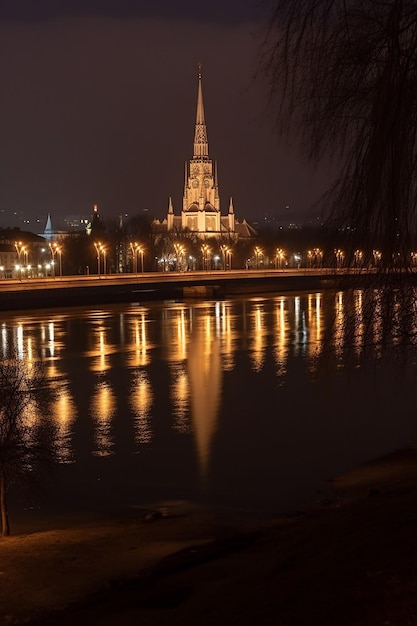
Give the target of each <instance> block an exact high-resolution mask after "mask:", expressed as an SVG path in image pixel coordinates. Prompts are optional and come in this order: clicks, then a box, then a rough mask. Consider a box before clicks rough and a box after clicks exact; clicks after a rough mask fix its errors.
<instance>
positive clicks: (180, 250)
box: [174, 243, 185, 271]
mask: <svg viewBox="0 0 417 626" xmlns="http://www.w3.org/2000/svg"><path fill="white" fill-rule="evenodd" d="M174 248H175V254H176V258H177V263H176V268H177V270H178V271H181V269H182V266H183V257H184V253H185V248H184V246H183V245H182V244H181V243H174Z"/></svg>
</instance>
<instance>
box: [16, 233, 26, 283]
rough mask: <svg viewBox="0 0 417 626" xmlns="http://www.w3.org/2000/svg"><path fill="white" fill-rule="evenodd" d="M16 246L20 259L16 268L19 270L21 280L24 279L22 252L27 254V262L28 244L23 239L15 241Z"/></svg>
mask: <svg viewBox="0 0 417 626" xmlns="http://www.w3.org/2000/svg"><path fill="white" fill-rule="evenodd" d="M14 247H15V248H16V252H17V260H18V262H17V265H16V269H17V270H18V271H19V278H20V280H21V279H22V266H21V258H22V253H23V254H25V255H26V263H27V254H28V252H27V249H26V246H25V245H24V244H23V243H22V242H21V241H15V242H14Z"/></svg>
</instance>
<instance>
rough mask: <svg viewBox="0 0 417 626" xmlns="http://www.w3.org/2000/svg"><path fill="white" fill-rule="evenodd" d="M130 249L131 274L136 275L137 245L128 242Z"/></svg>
mask: <svg viewBox="0 0 417 626" xmlns="http://www.w3.org/2000/svg"><path fill="white" fill-rule="evenodd" d="M130 249H131V251H132V272H133V274H137V273H138V256H137V249H138V244H137V243H132V242H130Z"/></svg>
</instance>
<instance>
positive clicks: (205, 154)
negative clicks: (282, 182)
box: [153, 65, 257, 240]
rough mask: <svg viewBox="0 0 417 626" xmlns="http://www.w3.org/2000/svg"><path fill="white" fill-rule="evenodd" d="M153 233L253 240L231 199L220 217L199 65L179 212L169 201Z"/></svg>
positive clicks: (248, 228) (215, 173) (250, 231)
mask: <svg viewBox="0 0 417 626" xmlns="http://www.w3.org/2000/svg"><path fill="white" fill-rule="evenodd" d="M153 229H154V231H155V232H156V233H160V234H162V233H164V232H166V233H172V232H179V231H182V232H184V231H186V232H189V233H192V234H194V235H197V236H198V237H200V238H202V239H205V238H207V237H219V238H220V237H223V236H228V237H229V238H230V239H232V240H237V239H238V238H252V237H256V235H257V232H256V230H255V229H254V228H253V227H252V226H251V225H250V224H248V223H247V222H246V220H243V222H239V221H238V220H237V219H236V217H235V211H234V207H233V200H232V198H230V199H229V206H228V212H227V213H226V214H225V215H222V214H221V210H220V195H219V185H218V178H217V163H216V162H213V161H212V160H211V159H210V157H209V146H208V136H207V127H206V122H205V117H204V104H203V87H202V72H201V65H199V66H198V90H197V115H196V123H195V131H194V154H193V157H192V159H190V161H188V162H186V163H185V181H184V195H183V201H182V211H181V214H180V215H175V213H174V207H173V204H172V198H169V202H168V214H167V217H166V219H165V220H163V221H160V220H154V222H153Z"/></svg>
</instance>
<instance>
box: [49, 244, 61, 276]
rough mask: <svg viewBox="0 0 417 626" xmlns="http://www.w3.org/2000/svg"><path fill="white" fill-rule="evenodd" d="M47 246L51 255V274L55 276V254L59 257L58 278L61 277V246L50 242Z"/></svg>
mask: <svg viewBox="0 0 417 626" xmlns="http://www.w3.org/2000/svg"><path fill="white" fill-rule="evenodd" d="M49 248H50V250H51V255H52V261H51V265H52V275H53V276H54V277H55V255H56V254H57V255H58V258H59V276H60V278H62V247H61V246H59V245H58V244H57V243H50V244H49Z"/></svg>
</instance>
